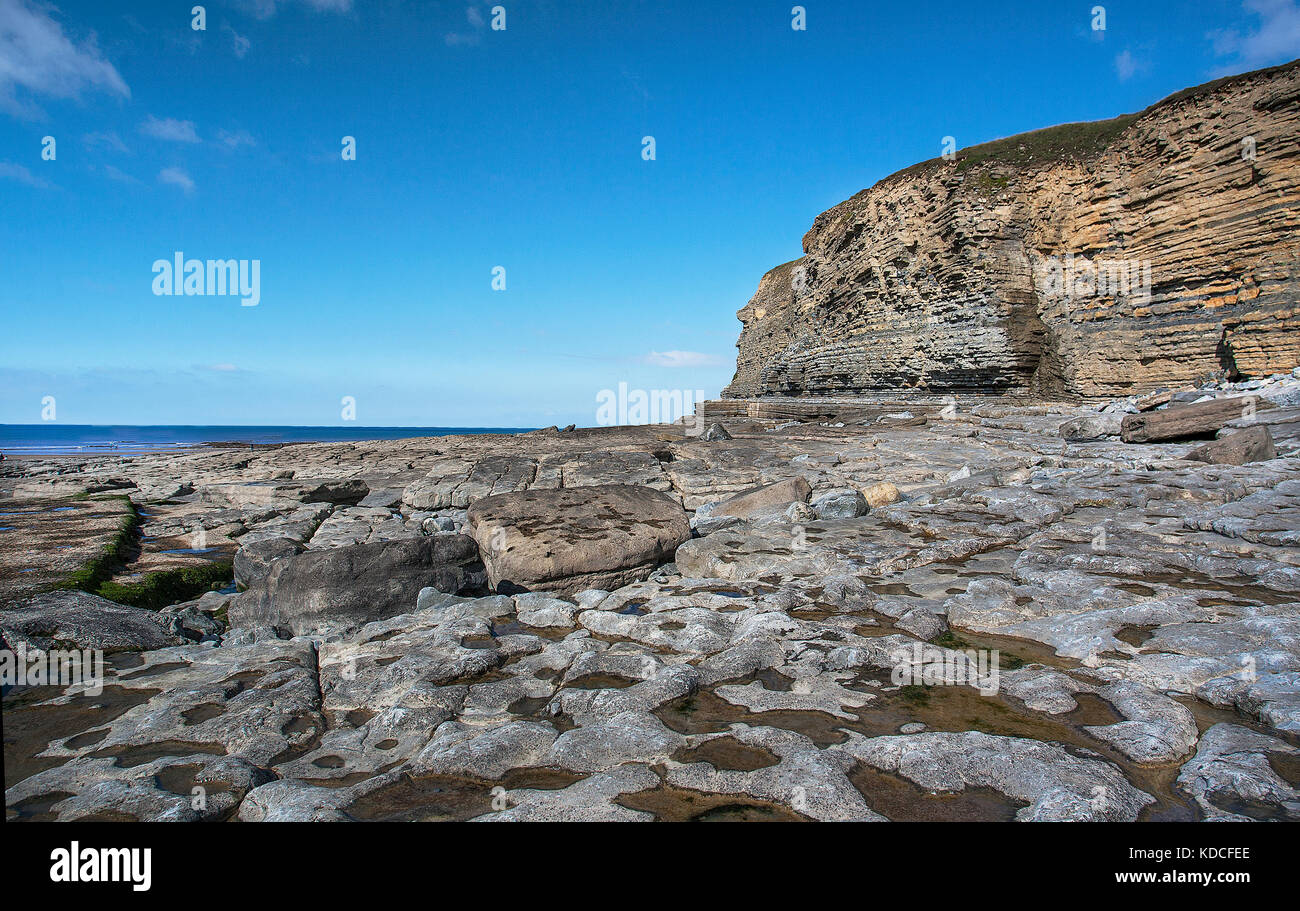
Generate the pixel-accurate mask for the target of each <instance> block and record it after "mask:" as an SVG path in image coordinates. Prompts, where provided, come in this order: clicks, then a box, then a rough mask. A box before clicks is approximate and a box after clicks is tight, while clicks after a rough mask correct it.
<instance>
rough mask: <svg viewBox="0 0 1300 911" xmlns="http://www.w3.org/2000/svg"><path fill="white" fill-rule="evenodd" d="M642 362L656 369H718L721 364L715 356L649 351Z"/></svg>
mask: <svg viewBox="0 0 1300 911" xmlns="http://www.w3.org/2000/svg"><path fill="white" fill-rule="evenodd" d="M642 360H644V361H645V363H647V364H652V365H654V366H656V367H718V366H721V365H722V363H723V360H722V358H720V357H718V356H717V355H716V354H703V353H702V352H699V351H651V352H650V353H649V354H647V355H645V357H644V358H643V359H642Z"/></svg>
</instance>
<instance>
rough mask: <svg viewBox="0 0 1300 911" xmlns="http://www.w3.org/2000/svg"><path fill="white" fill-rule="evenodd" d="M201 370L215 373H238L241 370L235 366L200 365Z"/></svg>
mask: <svg viewBox="0 0 1300 911" xmlns="http://www.w3.org/2000/svg"><path fill="white" fill-rule="evenodd" d="M199 369H200V370H210V371H212V372H213V373H237V372H238V371H239V368H238V367H236V366H235V365H234V364H200V365H199Z"/></svg>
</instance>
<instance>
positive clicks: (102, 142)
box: [81, 130, 131, 155]
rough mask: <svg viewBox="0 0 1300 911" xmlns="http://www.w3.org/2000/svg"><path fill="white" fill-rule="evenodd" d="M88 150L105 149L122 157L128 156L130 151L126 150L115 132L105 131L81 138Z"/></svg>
mask: <svg viewBox="0 0 1300 911" xmlns="http://www.w3.org/2000/svg"><path fill="white" fill-rule="evenodd" d="M81 138H82V141H84V142H85V143H86V147H87V148H89V149H96V150H98V149H106V150H108V151H110V152H120V153H121V154H123V155H130V154H131V150H130V149H129V148H127V145H126V143H125V142H123V141H122V137H121V136H119V135H117V132H116V131H115V130H107V131H105V132H102V133H87V134H86V135H85V136H83V137H81Z"/></svg>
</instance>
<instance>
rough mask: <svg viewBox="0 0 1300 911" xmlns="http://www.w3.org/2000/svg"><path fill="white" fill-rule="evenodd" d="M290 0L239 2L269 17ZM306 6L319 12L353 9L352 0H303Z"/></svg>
mask: <svg viewBox="0 0 1300 911" xmlns="http://www.w3.org/2000/svg"><path fill="white" fill-rule="evenodd" d="M286 2H288V0H242V2H241V3H240V4H239V5H240V6H242V7H243V8H244V9H246V10H248V12H250V13H252V14H253V16H255V17H256V18H258V19H269V18H271V17H272V16H274V15H275V13H276V10H277V9H279V7H280V6H281V5H283V4H285V3H286ZM301 2H302V3H303V5H304V6H307V7H308V8H310V9H313V10H315V11H316V12H319V13H347V12H351V10H352V0H301Z"/></svg>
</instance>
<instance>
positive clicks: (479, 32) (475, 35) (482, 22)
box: [442, 6, 487, 47]
mask: <svg viewBox="0 0 1300 911" xmlns="http://www.w3.org/2000/svg"><path fill="white" fill-rule="evenodd" d="M465 21H466V22H468V23H469V29H468V30H465V31H458V32H448V33H447V34H445V35H443V36H442V40H443V41H445V42H446V43H447V46H448V47H458V46H460V47H464V46H471V45H475V44H478V43H479V42H480V41H482V40H483V30H484V29H485V28H487V20H486V19H484V18H483V14H482V13H481V12H479V8H478V7H477V6H469V7H466V8H465Z"/></svg>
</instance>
